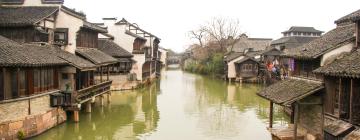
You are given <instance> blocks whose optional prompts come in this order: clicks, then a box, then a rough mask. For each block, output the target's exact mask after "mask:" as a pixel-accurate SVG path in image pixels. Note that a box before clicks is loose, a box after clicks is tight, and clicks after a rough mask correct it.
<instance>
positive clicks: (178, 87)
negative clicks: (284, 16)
mask: <svg viewBox="0 0 360 140" xmlns="http://www.w3.org/2000/svg"><path fill="white" fill-rule="evenodd" d="M261 88H262V87H261V86H259V85H254V84H227V83H226V82H224V81H222V80H219V79H213V78H209V77H204V76H200V75H196V74H190V73H186V72H183V71H181V70H167V71H163V72H162V76H161V79H160V80H159V81H158V82H157V83H155V84H153V85H151V86H150V87H148V88H146V89H141V90H136V91H127V92H113V93H112V96H111V103H109V104H106V105H105V106H100V105H99V104H98V103H95V104H94V105H93V108H92V109H93V111H92V113H85V112H81V114H80V122H79V123H74V122H72V121H71V120H69V121H67V122H66V123H64V124H62V125H59V126H57V127H55V128H53V129H51V130H49V131H47V132H45V133H44V134H42V135H40V136H37V137H35V138H33V139H34V140H133V139H140V140H218V139H219V140H222V139H224V140H270V139H271V135H270V134H269V132H268V131H267V129H266V127H267V126H268V114H269V102H268V101H267V100H264V99H262V98H260V97H258V96H257V95H256V92H257V91H258V90H260V89H261ZM274 120H275V126H276V125H286V124H287V123H288V117H287V116H286V115H285V114H284V113H283V112H282V109H281V108H280V107H278V106H276V108H275V114H274Z"/></svg>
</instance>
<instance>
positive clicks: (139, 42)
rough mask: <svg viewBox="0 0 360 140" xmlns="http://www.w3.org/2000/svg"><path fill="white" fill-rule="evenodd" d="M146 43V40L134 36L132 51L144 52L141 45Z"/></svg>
mask: <svg viewBox="0 0 360 140" xmlns="http://www.w3.org/2000/svg"><path fill="white" fill-rule="evenodd" d="M145 43H146V40H143V39H141V38H136V39H135V40H134V42H133V53H144V50H142V49H143V46H144V44H145Z"/></svg>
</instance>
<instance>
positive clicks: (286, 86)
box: [258, 79, 324, 105]
mask: <svg viewBox="0 0 360 140" xmlns="http://www.w3.org/2000/svg"><path fill="white" fill-rule="evenodd" d="M322 88H324V86H323V84H322V83H320V82H315V81H309V80H304V79H286V80H283V81H279V82H277V83H275V84H273V85H270V86H269V87H266V88H265V89H263V90H262V91H260V92H259V93H258V95H259V96H261V97H263V98H266V99H268V100H270V101H273V102H274V103H276V104H281V105H289V104H291V103H293V102H295V101H296V100H300V99H302V98H304V97H306V96H308V95H310V94H312V93H315V92H316V91H319V90H321V89H322Z"/></svg>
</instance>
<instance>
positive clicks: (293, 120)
mask: <svg viewBox="0 0 360 140" xmlns="http://www.w3.org/2000/svg"><path fill="white" fill-rule="evenodd" d="M290 123H291V124H294V123H295V105H294V104H292V105H291V116H290Z"/></svg>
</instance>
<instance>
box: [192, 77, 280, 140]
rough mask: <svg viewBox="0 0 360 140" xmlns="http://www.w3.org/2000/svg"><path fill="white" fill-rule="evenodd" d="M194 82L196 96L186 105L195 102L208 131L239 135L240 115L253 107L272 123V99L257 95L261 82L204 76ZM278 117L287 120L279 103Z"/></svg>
mask: <svg viewBox="0 0 360 140" xmlns="http://www.w3.org/2000/svg"><path fill="white" fill-rule="evenodd" d="M194 84H195V87H194V88H195V92H194V93H195V99H193V100H189V101H188V102H187V105H186V106H192V107H193V108H192V110H191V111H192V112H199V126H200V127H201V128H202V131H203V133H206V135H211V136H234V135H237V134H238V131H239V130H240V128H241V127H242V126H241V125H239V123H238V122H239V121H244V120H240V119H241V118H242V117H244V115H245V113H247V112H249V111H254V112H255V113H256V116H257V118H258V119H260V120H261V121H262V122H263V123H268V116H269V115H268V114H269V101H267V100H265V99H263V98H261V97H258V96H257V95H256V92H257V91H258V90H259V89H260V88H261V86H258V85H254V84H242V85H239V84H227V83H226V82H223V81H221V80H213V79H211V78H208V77H200V76H199V77H197V78H196V79H195V82H194ZM187 111H189V110H187ZM189 113H190V112H189ZM243 119H245V118H243ZM274 120H275V122H277V123H286V122H287V117H286V115H284V113H283V111H282V110H281V108H279V107H276V110H275V113H274Z"/></svg>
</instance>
